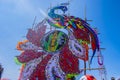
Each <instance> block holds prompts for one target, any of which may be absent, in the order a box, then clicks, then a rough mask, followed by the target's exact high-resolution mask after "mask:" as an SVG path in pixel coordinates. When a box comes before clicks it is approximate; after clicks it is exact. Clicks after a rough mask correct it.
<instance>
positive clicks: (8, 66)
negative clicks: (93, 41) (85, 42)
mask: <svg viewBox="0 0 120 80" xmlns="http://www.w3.org/2000/svg"><path fill="white" fill-rule="evenodd" d="M61 2H67V0H34V1H33V0H0V63H1V64H2V65H3V67H4V68H5V70H4V73H3V77H6V78H9V79H11V80H17V78H18V76H19V68H20V65H16V64H15V62H14V57H15V56H16V55H19V54H20V52H19V51H17V50H16V49H15V47H16V44H17V42H18V41H21V40H24V39H25V37H24V36H25V35H26V33H27V30H28V28H30V27H31V26H32V24H33V20H34V17H35V16H37V22H39V21H41V20H42V19H43V18H44V16H43V15H42V14H41V13H40V9H42V10H43V11H46V10H47V9H48V7H49V6H50V4H52V5H53V6H55V5H57V4H59V3H61ZM119 3H120V1H119V0H114V1H113V0H71V4H70V8H69V10H70V14H71V15H74V16H77V17H80V18H84V7H85V5H86V6H87V18H88V19H92V20H93V22H89V23H90V24H91V26H93V27H97V28H98V31H99V32H100V35H99V38H100V42H101V45H100V46H101V47H104V48H106V50H104V51H102V54H103V56H104V63H105V66H106V68H107V74H108V75H107V76H108V79H110V77H112V76H115V77H116V78H118V77H120V63H119V61H120V53H119V52H120V47H119V46H120V42H119V41H120V35H119V32H120V27H119V23H120V20H119V18H120V15H119V14H120V9H119V8H120V6H119Z"/></svg>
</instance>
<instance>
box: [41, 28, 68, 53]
mask: <svg viewBox="0 0 120 80" xmlns="http://www.w3.org/2000/svg"><path fill="white" fill-rule="evenodd" d="M67 40H68V36H67V35H66V34H65V33H64V32H62V31H59V30H53V31H50V32H48V33H47V34H45V36H44V37H43V38H42V40H41V46H42V48H43V50H45V51H46V52H50V53H55V52H57V51H60V50H61V49H62V48H63V47H64V45H65V44H66V42H67Z"/></svg>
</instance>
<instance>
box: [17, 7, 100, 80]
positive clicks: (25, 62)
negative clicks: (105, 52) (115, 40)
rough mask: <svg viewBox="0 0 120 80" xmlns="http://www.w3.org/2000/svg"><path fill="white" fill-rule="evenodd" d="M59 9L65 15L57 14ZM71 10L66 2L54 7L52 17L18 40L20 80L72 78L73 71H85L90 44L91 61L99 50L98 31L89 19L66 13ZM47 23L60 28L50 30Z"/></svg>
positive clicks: (63, 79) (64, 79)
mask: <svg viewBox="0 0 120 80" xmlns="http://www.w3.org/2000/svg"><path fill="white" fill-rule="evenodd" d="M56 10H62V11H63V15H60V14H57V13H55V11H56ZM67 10H68V9H67V7H66V6H64V5H60V6H56V7H53V8H52V9H50V11H49V12H48V16H49V18H46V19H45V20H43V21H42V22H40V23H39V24H38V25H36V27H34V28H31V29H29V30H28V33H27V35H26V40H24V41H22V42H18V44H17V49H18V50H20V51H21V55H19V56H16V61H18V62H19V63H21V64H22V68H21V73H20V77H19V80H68V79H69V75H70V74H71V75H73V76H75V75H78V74H80V73H81V70H80V69H79V65H80V64H79V60H84V61H87V60H88V50H89V45H90V44H91V47H92V50H93V55H92V58H91V62H92V59H93V56H94V55H95V53H96V52H98V53H99V51H100V49H99V41H98V37H97V34H96V32H95V31H94V30H93V29H92V28H91V27H90V26H89V24H88V23H87V22H86V21H84V20H82V19H80V18H78V17H74V16H68V15H66V14H65V13H66V11H67ZM46 23H48V24H49V25H50V26H51V27H55V28H56V29H55V30H51V31H47V30H46V29H47V25H46ZM60 29H62V30H60ZM63 29H64V30H66V32H65V31H64V30H63ZM101 65H102V63H101Z"/></svg>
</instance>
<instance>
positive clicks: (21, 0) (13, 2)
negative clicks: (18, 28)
mask: <svg viewBox="0 0 120 80" xmlns="http://www.w3.org/2000/svg"><path fill="white" fill-rule="evenodd" d="M0 2H2V3H3V4H4V5H5V6H7V8H8V10H9V11H11V12H14V13H17V14H21V13H22V14H36V12H37V10H36V9H35V6H34V5H33V4H31V2H30V1H29V0H1V1H0Z"/></svg>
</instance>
